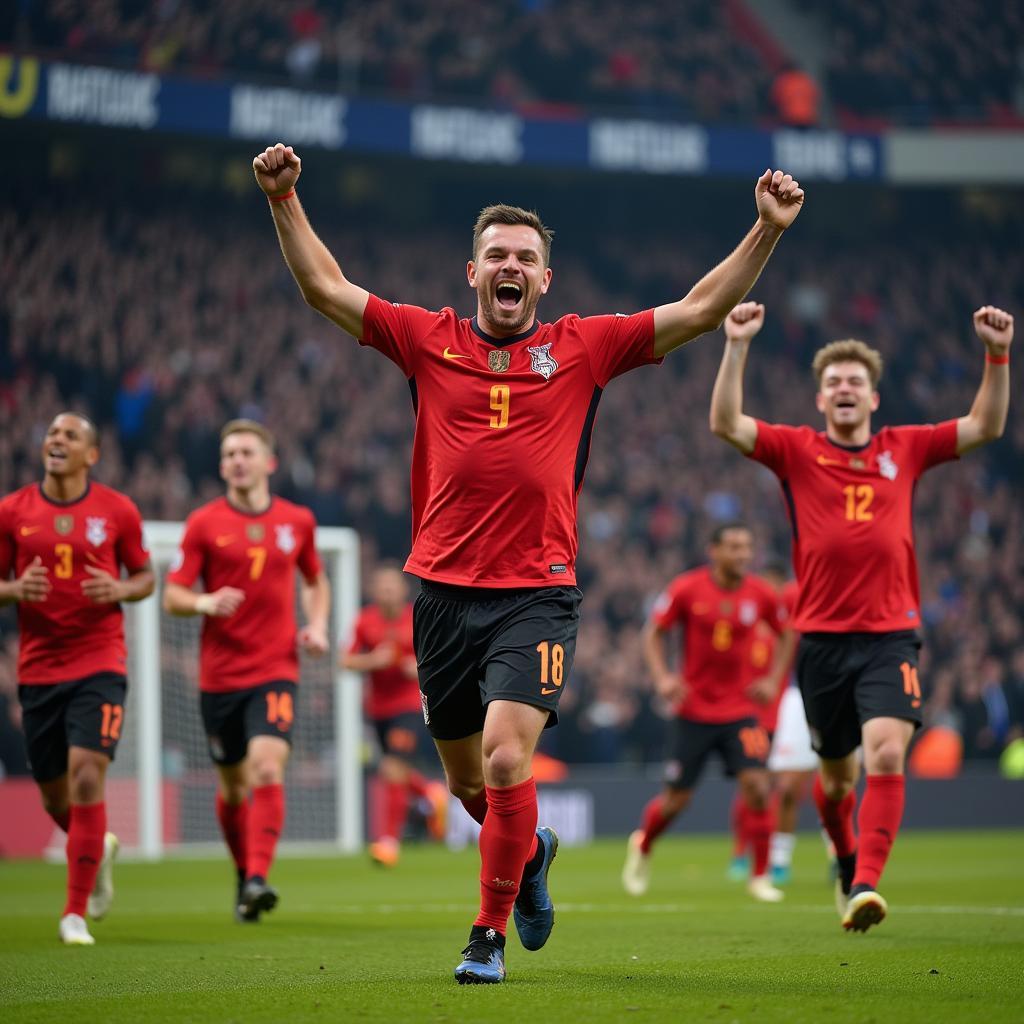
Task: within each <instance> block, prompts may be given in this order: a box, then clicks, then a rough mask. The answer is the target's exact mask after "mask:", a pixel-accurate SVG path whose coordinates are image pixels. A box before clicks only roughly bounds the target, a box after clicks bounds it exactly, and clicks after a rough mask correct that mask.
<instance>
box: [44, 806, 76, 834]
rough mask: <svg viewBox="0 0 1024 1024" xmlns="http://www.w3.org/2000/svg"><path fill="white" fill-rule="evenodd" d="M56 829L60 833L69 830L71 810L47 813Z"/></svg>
mask: <svg viewBox="0 0 1024 1024" xmlns="http://www.w3.org/2000/svg"><path fill="white" fill-rule="evenodd" d="M47 813H48V814H49V815H50V817H51V818H53V820H54V823H55V824H56V826H57V828H59V829H60V830H61V831H62V832H67V831H68V829H69V828H71V808H70V807H65V808H64V810H63V811H47Z"/></svg>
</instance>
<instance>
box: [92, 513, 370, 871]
mask: <svg viewBox="0 0 1024 1024" xmlns="http://www.w3.org/2000/svg"><path fill="white" fill-rule="evenodd" d="M183 530H184V526H183V524H181V523H163V522H147V523H146V524H145V531H146V539H147V542H148V544H149V547H150V551H151V554H152V558H153V565H154V568H155V570H156V572H157V577H158V580H159V583H158V587H157V591H156V593H155V594H154V595H153V597H152V598H150V599H149V600H146V601H141V602H139V603H137V604H134V605H130V606H128V611H129V614H128V643H129V651H130V657H131V662H132V672H131V676H130V683H131V685H130V687H129V705H128V709H127V711H128V716H127V722H128V729H127V730H126V732H127V735H126V740H127V742H125V743H122V745H121V747H120V749H119V750H118V758H117V761H116V763H115V765H114V767H113V769H112V772H111V775H110V777H109V786H110V792H109V795H108V806H109V807H110V809H111V819H112V820H111V827H112V828H113V829H114V830H115V831H118V832H119V834H120V835H121V836H122V841H123V842H124V841H126V845H127V846H128V847H129V848H134V849H136V850H137V851H138V852H139V853H141V854H142V855H143V856H146V857H160V856H162V855H164V854H165V853H174V852H186V851H195V852H200V851H203V850H204V849H207V850H212V849H214V848H215V847H214V844H217V846H219V844H220V843H221V838H220V832H219V829H218V827H217V821H216V817H215V814H214V793H215V791H216V772H215V769H214V767H213V765H212V763H211V761H210V757H209V753H208V748H207V744H206V737H205V734H204V732H203V727H202V720H201V718H200V715H199V632H200V628H201V618H200V617H199V616H196V617H190V618H179V617H175V616H171V615H167V614H166V613H165V612H164V611H163V610H162V608H161V600H162V591H163V580H164V577H165V576H166V573H167V570H168V567H169V565H170V563H171V561H172V560H173V558H174V556H175V553H176V551H177V549H178V545H179V542H180V539H181V536H182V533H183ZM317 548H318V550H319V551H320V555H321V559H322V561H323V564H324V567H325V569H326V571H327V573H328V576H329V578H330V583H331V609H332V610H331V628H330V641H331V648H330V651H329V653H328V654H327V655H326V656H325V657H323V658H321V659H310V658H305V657H303V658H302V664H301V676H300V681H299V688H298V707H297V711H296V723H297V724H296V729H295V732H294V735H293V748H292V756H291V758H290V760H289V764H288V769H287V773H286V776H285V787H286V792H287V801H288V802H287V818H286V822H285V832H284V836H283V837H282V841H283V846H284V849H287V847H288V846H292V847H294V846H296V845H301V846H311V845H314V844H320V845H328V844H330V845H331V846H333V847H335V848H338V849H341V850H344V851H348V852H355V851H356V850H359V849H361V847H362V841H363V783H362V757H361V742H362V736H361V715H362V710H361V694H360V686H361V683H360V678H359V676H358V675H357V674H355V673H351V672H345V671H343V670H341V669H340V668H338V667H337V651H338V644H339V641H340V640H341V638H343V637H346V636H348V635H349V634H350V631H351V628H352V624H353V623H354V621H355V618H356V615H357V614H358V610H359V541H358V537H357V535H356V534H355V532H354V531H352V530H348V529H337V528H325V527H320V528H319V529H318V530H317ZM296 589H297V588H296ZM296 602H298V595H297V594H296ZM300 621H301V619H300Z"/></svg>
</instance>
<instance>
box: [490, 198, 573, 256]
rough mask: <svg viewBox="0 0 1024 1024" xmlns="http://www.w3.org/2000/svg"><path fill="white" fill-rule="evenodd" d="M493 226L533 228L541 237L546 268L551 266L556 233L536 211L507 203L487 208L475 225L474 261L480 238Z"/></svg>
mask: <svg viewBox="0 0 1024 1024" xmlns="http://www.w3.org/2000/svg"><path fill="white" fill-rule="evenodd" d="M492 224H509V225H512V226H514V225H518V224H522V225H523V226H524V227H528V228H533V230H534V231H536V232H537V234H538V235H540V245H541V249H542V250H543V254H544V266H545V267H547V266H549V265H550V264H551V240H552V239H553V238H554V237H555V233H554V231H552V230H551V228H549V227H548V226H547V225H546V224H545V223H544V221H542V220H541V219H540V215H539V214H538V213H537V211H536V210H524V209H523V208H522V207H521V206H509V205H508V204H507V203H495V204H494V206H485V207H484V208H483V209H482V210H481V211H480V215H479V216H478V217H477V219H476V224H474V225H473V259H474V260H475V259H476V257H477V252H478V251H479V249H480V236H481V235H482V234H483V233H484V232H485V231H486V230H487V229H488V228H489V227H490V226H491V225H492Z"/></svg>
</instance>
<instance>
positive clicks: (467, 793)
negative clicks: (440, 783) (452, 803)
mask: <svg viewBox="0 0 1024 1024" xmlns="http://www.w3.org/2000/svg"><path fill="white" fill-rule="evenodd" d="M447 781H448V792H449V793H451V795H452V796H453V797H455V799H456V800H474V799H475V798H476V797H478V796H479V795H480V794H481V793H482V792H483V789H484V780H483V779H482V778H475V779H456V778H453V777H452V776H451V775H449V776H448V779H447Z"/></svg>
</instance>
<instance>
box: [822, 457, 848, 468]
mask: <svg viewBox="0 0 1024 1024" xmlns="http://www.w3.org/2000/svg"><path fill="white" fill-rule="evenodd" d="M818 465H819V466H842V465H844V463H842V462H840V461H839V460H838V459H828V458H826V457H825V456H824V455H819V456H818Z"/></svg>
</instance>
